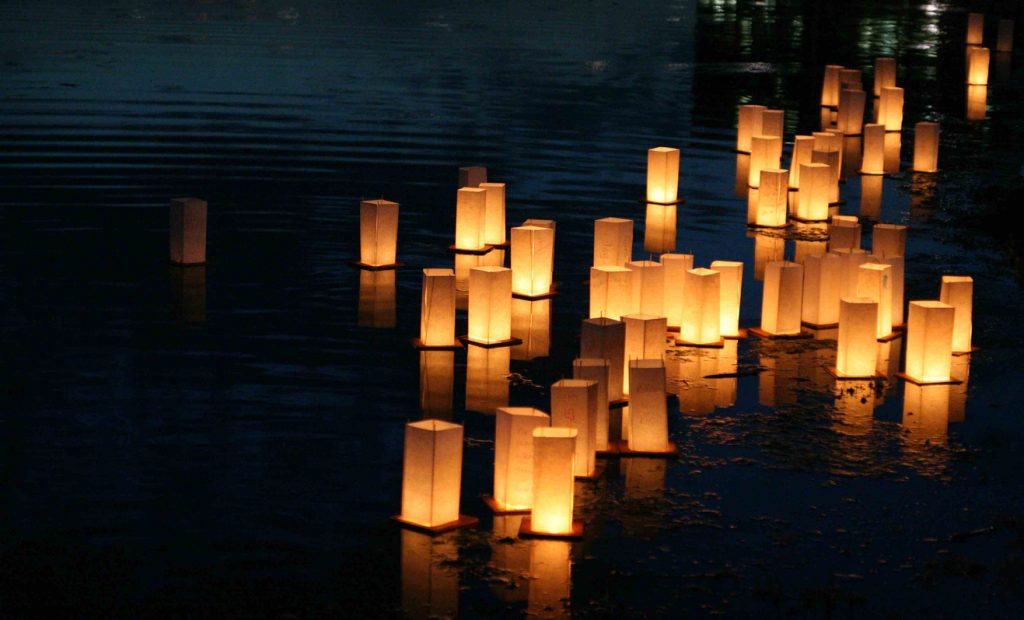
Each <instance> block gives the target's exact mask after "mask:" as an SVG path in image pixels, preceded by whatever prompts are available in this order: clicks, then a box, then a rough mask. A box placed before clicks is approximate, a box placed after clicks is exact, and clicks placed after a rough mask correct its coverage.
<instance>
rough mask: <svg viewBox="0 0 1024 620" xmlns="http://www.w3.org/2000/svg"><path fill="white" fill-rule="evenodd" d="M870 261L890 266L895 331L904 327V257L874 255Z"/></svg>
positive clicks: (893, 326)
mask: <svg viewBox="0 0 1024 620" xmlns="http://www.w3.org/2000/svg"><path fill="white" fill-rule="evenodd" d="M870 260H871V261H872V262H875V263H881V264H883V265H889V280H890V282H891V284H892V287H891V288H892V328H893V329H894V330H895V329H896V328H897V327H903V273H904V260H903V257H902V256H894V255H889V256H886V257H885V258H880V257H878V256H876V255H874V254H872V255H871V259H870Z"/></svg>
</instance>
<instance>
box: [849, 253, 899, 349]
mask: <svg viewBox="0 0 1024 620" xmlns="http://www.w3.org/2000/svg"><path fill="white" fill-rule="evenodd" d="M857 297H860V298H864V299H870V300H871V301H874V302H875V303H876V304H878V313H877V321H876V323H877V324H876V326H875V337H876V338H879V339H881V338H887V337H889V336H890V335H891V334H892V268H891V267H889V265H885V264H881V263H864V264H863V265H861V266H860V267H858V268H857Z"/></svg>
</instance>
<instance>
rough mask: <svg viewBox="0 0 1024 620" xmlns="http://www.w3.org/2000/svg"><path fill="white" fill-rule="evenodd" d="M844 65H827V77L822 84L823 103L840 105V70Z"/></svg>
mask: <svg viewBox="0 0 1024 620" xmlns="http://www.w3.org/2000/svg"><path fill="white" fill-rule="evenodd" d="M842 70H843V67H842V65H825V79H824V80H823V81H822V86H821V105H823V106H829V107H835V106H837V105H839V72H840V71H842Z"/></svg>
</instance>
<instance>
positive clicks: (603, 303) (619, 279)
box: [590, 266, 636, 320]
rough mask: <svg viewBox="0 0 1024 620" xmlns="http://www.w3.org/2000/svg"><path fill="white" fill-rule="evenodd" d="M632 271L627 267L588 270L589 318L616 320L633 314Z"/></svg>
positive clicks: (634, 303)
mask: <svg viewBox="0 0 1024 620" xmlns="http://www.w3.org/2000/svg"><path fill="white" fill-rule="evenodd" d="M633 276H634V271H633V270H632V269H629V268H627V267H613V266H604V267H591V268H590V318H596V317H608V318H611V319H616V320H618V319H619V317H621V316H622V315H623V314H629V313H630V312H633V310H634V308H635V307H636V302H635V300H634V299H633Z"/></svg>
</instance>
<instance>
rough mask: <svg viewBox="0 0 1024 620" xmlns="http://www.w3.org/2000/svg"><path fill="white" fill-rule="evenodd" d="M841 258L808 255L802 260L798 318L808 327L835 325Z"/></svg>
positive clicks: (837, 317) (829, 255) (836, 320)
mask: <svg viewBox="0 0 1024 620" xmlns="http://www.w3.org/2000/svg"><path fill="white" fill-rule="evenodd" d="M841 273H842V259H841V258H840V257H839V256H838V255H837V254H812V255H810V256H808V257H807V258H805V259H804V294H803V310H802V312H801V318H802V319H803V320H804V321H806V322H807V323H810V324H811V325H818V326H820V325H832V324H834V323H837V322H839V282H840V278H841Z"/></svg>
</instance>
